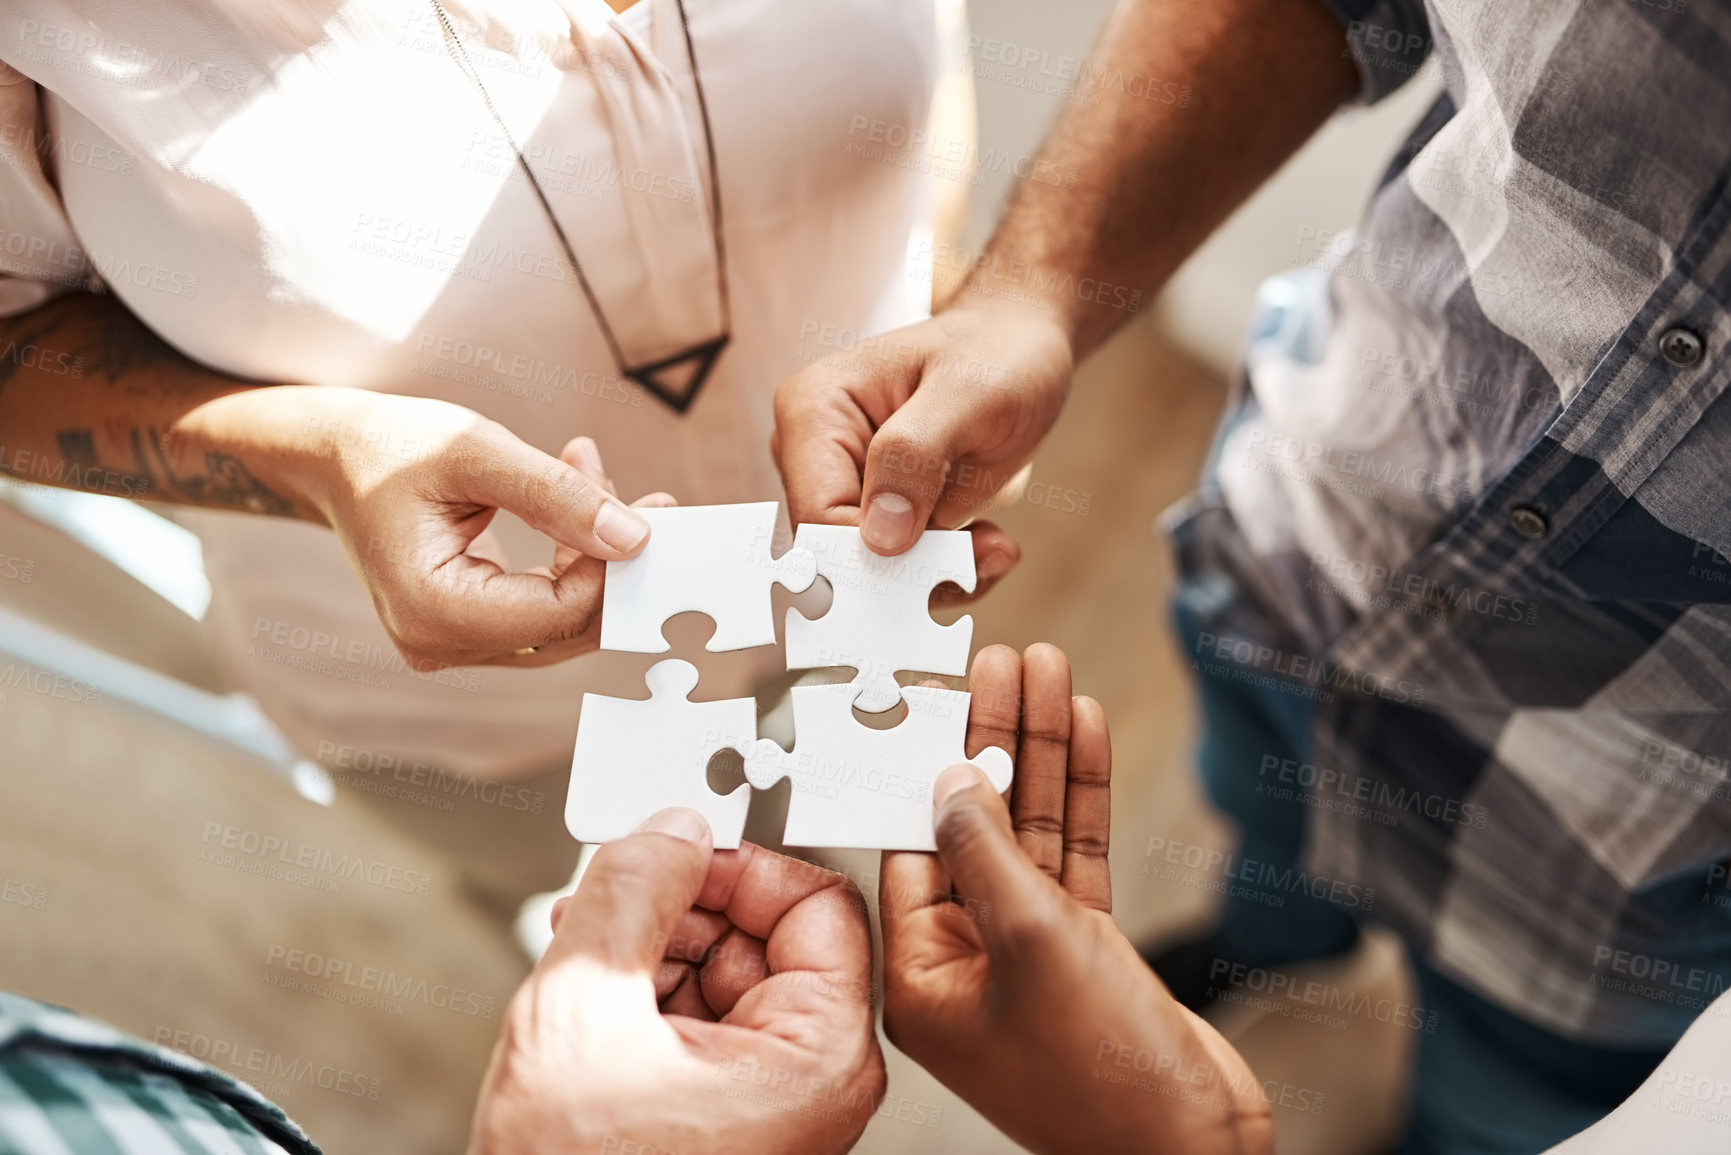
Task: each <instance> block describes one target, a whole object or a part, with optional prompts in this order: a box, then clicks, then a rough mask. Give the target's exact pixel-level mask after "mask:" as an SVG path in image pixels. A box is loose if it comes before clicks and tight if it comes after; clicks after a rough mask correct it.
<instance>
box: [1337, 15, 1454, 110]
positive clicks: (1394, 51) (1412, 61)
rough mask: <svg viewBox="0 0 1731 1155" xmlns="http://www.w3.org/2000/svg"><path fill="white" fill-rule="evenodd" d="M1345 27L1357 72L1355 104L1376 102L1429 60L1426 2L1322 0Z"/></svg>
mask: <svg viewBox="0 0 1731 1155" xmlns="http://www.w3.org/2000/svg"><path fill="white" fill-rule="evenodd" d="M1322 2H1323V3H1324V4H1326V5H1327V6H1328V9H1329V11H1331V12H1333V13H1334V14H1335V15H1336V16H1338V17H1339V18H1340V22H1341V23H1342V24H1344V25H1346V41H1347V49H1346V50H1347V51H1348V52H1349V53H1351V54H1352V62H1353V64H1354V65H1356V66H1357V68H1358V77H1359V87H1358V100H1359V103H1361V104H1375V103H1376V102H1377V101H1379V100H1381V99H1382V98H1383V97H1385V96H1387V95H1388V94H1389V93H1391V92H1393V91H1394V90H1395V89H1397V88H1399V87H1400V86H1401V85H1403V84H1405V83H1406V82H1407V81H1409V80H1411V79H1412V78H1413V76H1414V75H1415V74H1416V73H1417V72H1418V70H1419V68H1420V67H1421V66H1423V64H1424V62H1425V59H1426V58H1427V57H1429V56H1430V51H1431V35H1430V17H1429V16H1428V15H1427V14H1426V13H1425V5H1424V0H1322Z"/></svg>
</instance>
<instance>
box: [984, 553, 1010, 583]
mask: <svg viewBox="0 0 1731 1155" xmlns="http://www.w3.org/2000/svg"><path fill="white" fill-rule="evenodd" d="M1010 565H1011V562H1010V559H1009V557H1008V556H1007V555H1005V554H1001V553H989V554H987V555H986V560H984V561H982V562H981V563H980V580H981V581H987V582H989V581H992V580H994V579H996V578H1001V577H1003V576H1004V575H1005V574H1007V573H1009V572H1010Z"/></svg>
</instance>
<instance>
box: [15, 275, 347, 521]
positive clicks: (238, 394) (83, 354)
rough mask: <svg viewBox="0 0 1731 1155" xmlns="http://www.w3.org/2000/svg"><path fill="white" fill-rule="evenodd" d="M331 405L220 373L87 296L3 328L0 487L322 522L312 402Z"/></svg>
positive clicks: (110, 303) (106, 302) (119, 309)
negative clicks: (309, 467) (314, 481)
mask: <svg viewBox="0 0 1731 1155" xmlns="http://www.w3.org/2000/svg"><path fill="white" fill-rule="evenodd" d="M325 392H329V391H327V390H302V389H300V388H299V387H296V386H261V385H253V384H249V383H247V382H244V381H241V380H238V379H236V378H233V377H228V376H225V375H223V374H220V373H217V372H215V371H213V370H211V369H208V368H205V367H204V366H201V365H199V364H197V363H196V362H194V361H191V360H189V359H187V358H186V357H184V356H182V355H181V354H179V353H178V352H176V351H175V350H173V349H171V348H170V347H169V346H168V345H167V344H166V343H164V342H163V341H162V340H161V339H160V338H158V337H157V336H156V335H155V334H153V333H151V332H150V331H149V330H148V329H147V328H145V326H144V325H143V324H141V323H140V322H139V321H138V320H137V319H136V318H135V317H133V316H132V315H131V313H129V312H128V311H127V310H126V308H125V306H123V305H122V304H121V303H120V302H119V301H117V300H116V299H115V298H113V297H112V296H103V295H92V294H88V293H76V294H72V295H69V296H67V297H63V298H61V299H59V300H56V301H53V302H51V303H50V304H48V305H45V306H44V307H42V308H40V309H37V310H35V311H33V312H31V313H28V314H25V315H24V316H22V317H17V318H12V319H9V320H0V473H5V474H7V475H10V476H13V477H17V478H21V479H23V480H27V481H33V482H37V483H40V484H45V485H54V486H59V487H62V488H67V489H78V490H83V491H85V492H91V493H102V494H109V495H113V496H120V497H131V498H137V499H141V500H150V501H162V502H172V503H177V504H186V505H201V506H209V507H214V508H223V509H238V510H245V511H248V512H252V513H264V514H273V515H276V516H281V517H298V518H303V519H306V520H311V521H322V520H323V515H322V514H321V513H320V511H319V510H318V509H317V508H316V507H315V505H314V503H313V502H312V501H311V500H309V498H308V496H307V494H306V492H305V491H304V488H303V486H302V484H301V483H302V478H303V474H304V472H305V465H306V462H307V461H308V459H309V458H311V457H313V456H316V444H315V443H316V439H317V434H318V433H319V424H318V420H317V418H316V416H315V414H314V410H313V409H312V403H313V402H315V401H316V400H317V398H315V397H313V396H310V395H305V394H312V393H325ZM297 395H305V396H297Z"/></svg>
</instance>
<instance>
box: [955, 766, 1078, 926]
mask: <svg viewBox="0 0 1731 1155" xmlns="http://www.w3.org/2000/svg"><path fill="white" fill-rule="evenodd" d="M932 801H933V805H934V806H935V807H936V810H937V817H936V819H935V834H936V838H937V844H938V858H939V859H940V860H941V861H942V862H943V864H944V869H945V870H947V871H948V872H949V875H950V879H951V880H952V882H953V883H954V886H955V890H956V893H957V894H958V895H960V896H961V897H963V898H966V899H970V900H972V901H974V902H977V903H980V904H983V908H984V912H985V913H984V914H983V916H982V917H981V918H980V920H979V921H980V930H981V933H982V934H984V935H985V937H986V938H987V939H992V938H995V937H1000V934H1001V931H1002V929H1003V928H1004V927H1006V926H1007V925H1012V924H1015V923H1017V922H1018V921H1019V920H1020V915H1022V914H1024V913H1027V912H1028V910H1029V908H1030V907H1037V906H1038V904H1042V903H1044V902H1046V901H1048V900H1049V899H1050V897H1051V895H1050V891H1051V889H1052V887H1053V883H1052V880H1051V879H1050V878H1048V877H1047V876H1046V874H1045V873H1044V872H1043V871H1041V869H1040V868H1039V867H1038V866H1035V865H1034V863H1033V860H1032V859H1030V858H1029V857H1028V856H1027V855H1026V854H1024V853H1023V852H1022V848H1021V846H1020V845H1018V844H1017V842H1016V834H1015V831H1014V830H1012V829H1011V827H1010V808H1009V807H1008V806H1006V805H1005V804H1004V800H1003V798H1002V797H1001V796H999V794H998V792H997V791H996V790H994V789H993V788H992V783H991V780H990V779H988V778H987V777H986V776H985V775H984V774H982V773H980V772H979V770H977V769H976V768H974V767H973V766H971V765H968V764H966V763H964V764H961V765H957V766H951V767H950V768H949V769H948V770H945V771H944V772H943V773H942V774H940V775H938V780H937V783H936V785H935V786H934V787H933V789H932Z"/></svg>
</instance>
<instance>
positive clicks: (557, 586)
mask: <svg viewBox="0 0 1731 1155" xmlns="http://www.w3.org/2000/svg"><path fill="white" fill-rule="evenodd" d="M7 342H10V343H11V344H12V345H16V346H19V347H21V348H24V349H25V350H27V351H29V350H35V353H34V354H33V355H32V356H31V357H30V358H28V359H27V360H18V363H17V364H12V363H6V364H0V429H3V430H5V431H6V446H5V447H4V449H5V451H4V452H0V473H9V474H13V475H15V476H18V477H22V478H24V479H26V480H29V481H37V482H43V483H45V484H50V485H60V486H65V487H67V488H73V489H82V490H84V491H86V492H90V493H102V494H109V495H113V496H118V497H130V498H136V499H143V500H149V501H156V502H167V503H172V504H182V505H197V506H204V507H207V508H213V509H229V510H236V511H240V512H246V513H254V514H268V515H272V516H276V517H295V518H300V519H302V520H306V521H316V522H323V523H324V524H326V525H329V526H330V527H331V528H332V529H334V530H335V531H336V533H337V536H338V537H339V538H340V539H342V543H343V546H344V548H345V549H347V551H348V554H349V558H350V559H351V560H352V561H353V562H354V564H355V568H356V569H357V570H358V571H359V572H360V575H361V580H362V581H363V582H365V584H366V587H367V591H368V592H369V593H370V594H371V595H372V599H373V604H374V605H375V606H376V607H377V608H378V612H379V617H380V618H381V619H382V620H383V622H384V624H385V629H386V630H387V631H388V632H389V633H390V635H391V638H392V640H393V641H395V642H396V644H397V647H398V648H399V649H400V650H402V652H403V654H404V656H405V657H407V658H409V659H410V660H411V661H412V662H414V663H415V664H416V665H417V667H418V668H425V667H428V666H436V665H439V664H449V665H475V664H479V663H510V664H517V665H539V664H545V663H548V662H554V661H558V660H560V659H562V658H568V657H571V656H572V655H574V654H577V653H580V652H582V651H583V650H586V649H593V648H594V646H595V641H596V634H597V633H598V630H597V629H596V624H597V622H598V620H599V613H600V609H601V583H602V577H603V576H604V573H605V567H604V565H603V564H602V563H604V562H607V561H611V560H616V559H619V558H624V557H630V556H631V555H632V554H634V553H636V552H637V551H638V550H640V549H641V548H642V547H643V543H644V541H645V540H646V539H647V538H648V536H649V526H648V524H647V523H646V522H645V521H644V520H643V518H641V517H639V516H638V515H637V514H635V513H633V512H632V511H631V509H630V508H629V507H628V506H626V505H625V504H623V503H622V502H620V501H619V499H618V497H617V496H615V495H614V493H613V489H612V486H611V485H609V484H608V482H607V478H606V475H605V474H604V473H603V472H602V470H601V459H600V456H599V455H598V454H597V453H596V451H595V446H594V444H593V443H592V442H590V441H588V440H587V439H585V438H577V439H576V440H574V441H572V442H570V443H569V444H568V445H566V447H565V450H564V452H563V454H561V456H560V457H549V456H548V455H547V454H545V453H542V452H541V451H540V450H538V449H534V448H532V447H531V446H529V445H527V444H525V443H524V442H523V441H521V440H520V439H519V438H517V437H516V436H514V435H513V434H512V433H511V432H510V430H508V429H506V428H505V427H504V426H502V425H500V424H498V423H497V422H495V421H488V420H486V419H485V418H483V417H481V415H480V414H478V413H475V412H474V411H472V410H469V409H465V408H463V407H462V406H461V405H451V404H447V403H446V402H443V401H430V400H426V399H424V398H419V397H399V396H395V395H392V394H384V393H374V392H371V391H369V390H365V389H342V388H331V387H322V386H312V385H258V384H253V383H249V382H246V381H241V380H238V379H236V378H234V377H230V376H227V375H225V374H222V373H219V372H216V371H215V370H212V369H210V368H208V367H207V366H204V365H200V364H198V363H197V362H195V361H192V360H191V359H189V358H187V357H186V356H184V355H183V354H181V353H180V352H178V351H177V350H175V349H172V348H170V347H169V346H168V345H167V344H165V343H164V342H163V340H162V339H161V338H160V337H158V336H157V335H156V334H155V333H152V332H151V331H150V330H149V329H147V328H145V327H144V325H143V324H142V323H140V322H139V320H138V319H137V318H136V317H134V316H133V315H132V314H131V313H129V312H128V311H127V310H126V308H125V307H124V306H123V305H121V304H120V303H119V302H118V301H117V300H115V299H114V298H113V297H112V296H111V295H95V294H90V293H70V294H67V295H66V296H65V297H63V298H61V299H60V300H58V301H53V302H50V303H49V304H47V305H44V306H43V307H42V308H40V309H37V310H35V311H33V312H30V313H27V314H25V315H23V316H22V317H14V318H0V345H3V344H6V343H7ZM45 351H46V354H48V355H45ZM15 360H16V359H15ZM63 364H64V365H66V366H74V365H75V366H76V367H77V370H76V371H75V372H73V371H69V370H68V369H65V368H60V366H62V365H63ZM671 501H672V499H671V498H669V497H666V496H665V495H662V494H656V495H653V496H651V497H647V498H644V499H643V500H642V501H641V502H639V504H669V503H670V502H671ZM501 509H503V510H508V511H510V512H511V513H514V514H516V515H517V516H518V517H521V518H522V519H523V520H524V521H525V522H527V523H528V524H529V525H530V526H531V527H532V528H534V529H537V530H540V531H541V532H542V533H544V534H546V535H547V536H548V537H549V538H551V539H552V540H553V542H554V544H555V546H556V549H555V552H554V556H553V564H552V565H551V566H549V567H547V568H544V569H532V570H528V571H526V572H522V573H513V572H510V571H509V570H507V568H506V567H505V566H504V565H503V564H502V563H501V558H500V557H499V556H498V554H497V550H496V549H490V548H489V544H490V539H489V538H486V537H483V536H482V533H483V531H484V530H485V529H486V528H487V526H488V524H489V523H490V522H491V521H492V520H493V518H494V517H495V516H496V515H497V514H498V512H499V511H500V510H501Z"/></svg>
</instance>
